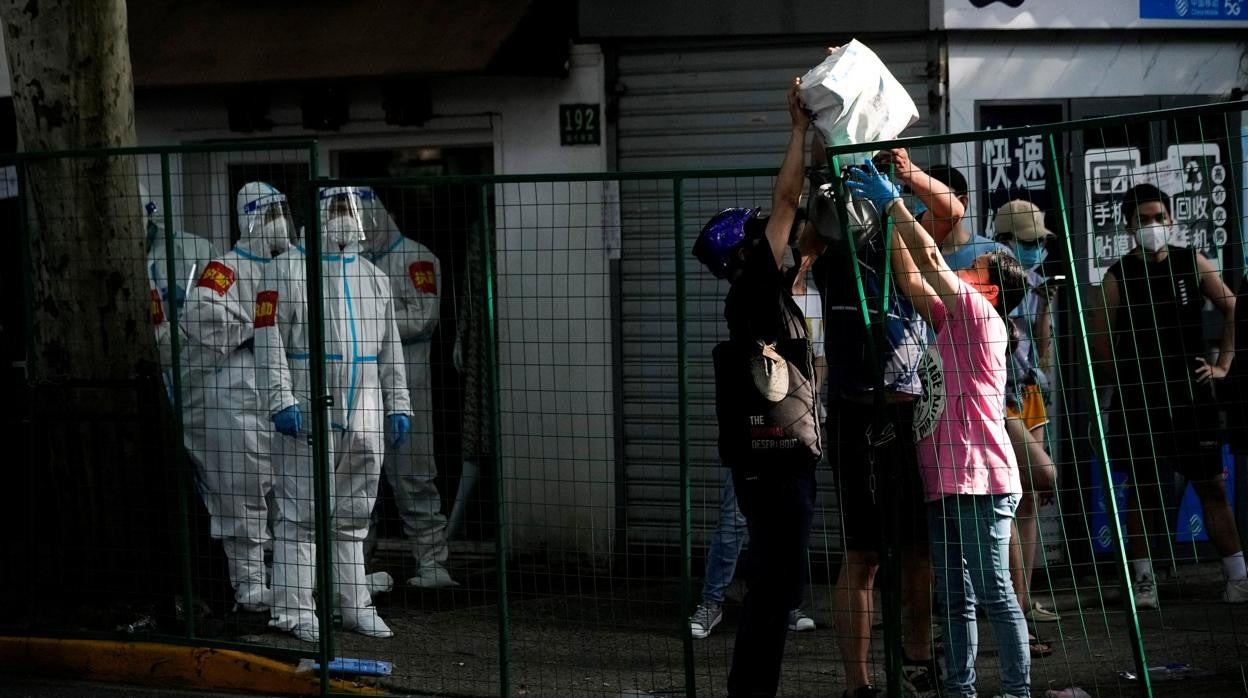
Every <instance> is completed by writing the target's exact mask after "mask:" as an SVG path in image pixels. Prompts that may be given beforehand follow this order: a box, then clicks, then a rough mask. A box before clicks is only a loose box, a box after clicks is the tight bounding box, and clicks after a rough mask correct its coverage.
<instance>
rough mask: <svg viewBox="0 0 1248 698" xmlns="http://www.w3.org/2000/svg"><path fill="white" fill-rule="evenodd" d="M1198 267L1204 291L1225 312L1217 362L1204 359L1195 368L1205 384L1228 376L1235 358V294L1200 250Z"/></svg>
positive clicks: (1220, 310) (1201, 287)
mask: <svg viewBox="0 0 1248 698" xmlns="http://www.w3.org/2000/svg"><path fill="white" fill-rule="evenodd" d="M1196 269H1197V270H1198V271H1199V272H1200V291H1201V293H1203V294H1204V295H1205V298H1208V299H1209V300H1210V301H1211V302H1212V303H1213V307H1215V308H1217V309H1218V312H1220V313H1222V342H1221V343H1220V344H1219V346H1218V349H1219V351H1218V362H1217V363H1216V364H1214V365H1212V366H1211V365H1209V363H1208V362H1206V361H1204V360H1203V359H1202V360H1201V365H1200V366H1199V367H1197V368H1196V379H1197V380H1198V381H1200V382H1201V383H1206V382H1208V381H1211V380H1214V379H1220V378H1225V377H1226V372H1227V371H1229V370H1230V368H1231V362H1232V361H1234V360H1235V294H1234V293H1232V292H1231V289H1230V288H1228V287H1227V285H1226V284H1225V283H1223V282H1222V277H1221V276H1220V275H1219V274H1218V270H1217V269H1216V268H1215V267H1214V266H1213V263H1212V262H1210V261H1209V260H1208V259H1206V258H1205V256H1204V255H1203V254H1201V253H1199V252H1197V253H1196Z"/></svg>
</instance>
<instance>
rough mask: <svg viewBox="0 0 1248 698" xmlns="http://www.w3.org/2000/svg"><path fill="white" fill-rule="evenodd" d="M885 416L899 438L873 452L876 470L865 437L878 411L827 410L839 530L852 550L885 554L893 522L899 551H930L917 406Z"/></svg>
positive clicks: (900, 406) (841, 406)
mask: <svg viewBox="0 0 1248 698" xmlns="http://www.w3.org/2000/svg"><path fill="white" fill-rule="evenodd" d="M887 410H888V414H889V417H890V418H891V421H892V425H893V429H894V433H895V438H893V440H892V441H891V442H889V443H888V444H887V445H885V446H880V447H877V448H875V449H874V452H875V459H874V464H872V461H871V459H870V458H869V455H870V453H869V451H870V449H869V446H868V441H867V432H868V429H870V428H873V427H872V423H873V415H874V414H875V407H874V406H873V405H870V404H860V403H854V402H833V403H832V404H831V405H830V406H829V408H828V443H827V448H826V449H825V453H827V456H828V462H829V463H830V464H831V465H832V472H833V473H834V474H835V476H836V492H837V501H838V502H839V503H840V505H841V530H842V532H843V535H844V536H845V547H846V549H848V550H858V551H879V550H881V549H882V547H883V542H884V535H883V534H884V530H885V524H886V522H887V521H888V520H889V518H892V517H895V518H892V520H894V521H896V522H897V542H898V544H899V545H901V546H904V547H914V548H918V549H926V548H927V541H928V533H927V511H926V508H925V507H924V504H923V483H922V481H921V480H920V476H919V462H918V457H917V451H916V449H915V446H914V426H913V425H914V404H913V403H896V404H891V405H888V407H887ZM873 476H874V477H873ZM894 506H895V507H896V508H895V509H894Z"/></svg>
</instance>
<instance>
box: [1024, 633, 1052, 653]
mask: <svg viewBox="0 0 1248 698" xmlns="http://www.w3.org/2000/svg"><path fill="white" fill-rule="evenodd" d="M1027 645H1028V648H1029V649H1030V650H1031V658H1032V659H1044V658H1045V657H1047V656H1049V655H1051V654H1053V646H1052V645H1050V644H1049V643H1048V642H1046V641H1044V640H1041V639H1040V638H1039V637H1036V635H1035V633H1027Z"/></svg>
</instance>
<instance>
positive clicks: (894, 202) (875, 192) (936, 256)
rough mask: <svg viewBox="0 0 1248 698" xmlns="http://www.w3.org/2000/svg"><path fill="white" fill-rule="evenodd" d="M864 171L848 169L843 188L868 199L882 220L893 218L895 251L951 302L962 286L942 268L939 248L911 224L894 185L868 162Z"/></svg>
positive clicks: (942, 263)
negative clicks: (907, 256) (911, 261)
mask: <svg viewBox="0 0 1248 698" xmlns="http://www.w3.org/2000/svg"><path fill="white" fill-rule="evenodd" d="M863 168H865V169H860V168H857V167H852V168H850V170H849V172H850V179H849V181H847V182H846V183H845V187H846V188H847V189H849V190H850V191H852V192H854V193H855V194H856V195H858V196H860V197H865V198H867V199H870V200H871V203H873V204H875V208H876V210H878V211H880V214H881V216H883V215H885V214H887V215H891V216H892V219H893V231H894V235H895V236H896V237H895V238H894V239H895V240H897V242H898V243H899V244H898V245H897V247H898V248H900V249H904V250H905V251H906V252H907V253H908V254H909V256H910V258H911V260H913V263H914V267H915V268H917V269H918V271H919V273H920V274H921V275H922V277H923V281H924V282H926V283H927V285H928V286H930V287H931V289H932V290H933V291H935V293H936V295H938V296H940V297H941V298H942V299H945V300H952V299H953V297H954V296H955V295H956V294H957V291H958V288H959V287H960V284H961V282H960V281H958V277H957V275H956V274H954V273H953V271H951V270H950V269H949V265H947V264H945V258H944V257H942V256H941V255H940V247H939V246H937V244H936V241H935V240H934V239H932V236H931V235H930V234H929V233H928V232H927V231H926V230H924V229H923V226H921V225H919V223H918V221H916V220H914V215H913V214H911V213H910V210H909V209H907V208H906V205H905V204H904V203H902V201H901V192H900V191H899V190H898V188H897V185H895V184H893V183H892V182H890V181H889V180H888V177H885V176H884V175H882V174H880V172H879V170H877V169H876V168H875V165H874V164H873V163H872V162H871V161H870V160H867V161H866V162H864V163H863ZM912 300H913V299H912Z"/></svg>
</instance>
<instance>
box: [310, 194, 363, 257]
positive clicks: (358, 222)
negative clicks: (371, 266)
mask: <svg viewBox="0 0 1248 698" xmlns="http://www.w3.org/2000/svg"><path fill="white" fill-rule="evenodd" d="M365 191H366V192H367V195H368V196H369V197H370V198H372V197H373V193H372V190H371V189H370V190H365ZM320 216H321V232H322V234H323V236H324V239H325V242H326V246H327V247H328V248H329V249H327V250H326V252H329V253H331V254H332V253H334V252H341V251H343V250H345V249H347V247H349V246H350V245H354V244H358V243H360V242H363V241H364V239H365V233H364V230H365V228H364V221H365V219H366V213H365V211H364V192H362V191H361V190H360V189H359V188H358V187H330V188H329V189H324V190H322V191H321V196H320Z"/></svg>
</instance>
